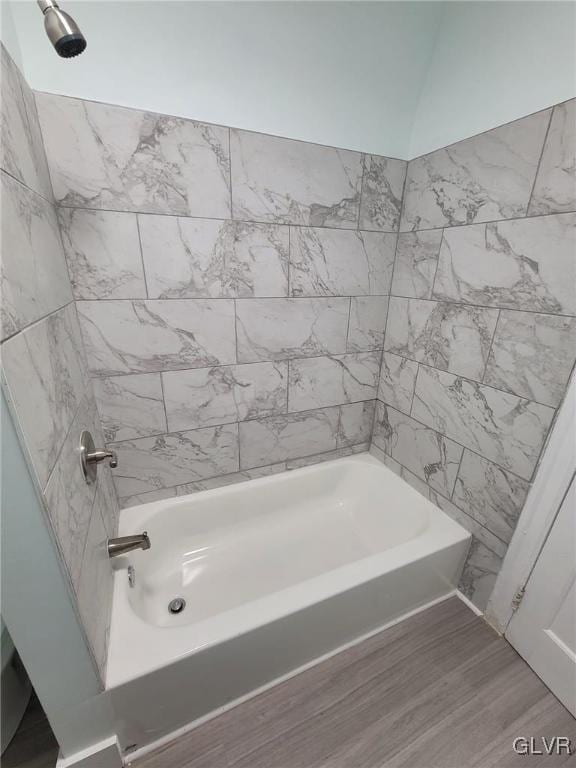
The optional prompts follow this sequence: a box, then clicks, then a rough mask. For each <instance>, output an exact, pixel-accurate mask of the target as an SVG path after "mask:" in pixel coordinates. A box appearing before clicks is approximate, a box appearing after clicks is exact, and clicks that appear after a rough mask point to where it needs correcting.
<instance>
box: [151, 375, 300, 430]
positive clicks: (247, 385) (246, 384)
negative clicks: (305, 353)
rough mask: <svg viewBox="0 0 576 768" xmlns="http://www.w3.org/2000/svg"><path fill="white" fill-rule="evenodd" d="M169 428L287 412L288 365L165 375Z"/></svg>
mask: <svg viewBox="0 0 576 768" xmlns="http://www.w3.org/2000/svg"><path fill="white" fill-rule="evenodd" d="M162 381H163V385H164V398H165V402H166V414H167V417H168V430H169V431H173V430H176V429H195V428H197V427H208V426H214V425H217V424H226V423H230V422H234V421H244V420H245V419H253V418H256V417H263V416H272V415H274V414H276V413H285V411H286V400H287V391H288V364H287V363H285V362H277V363H250V364H247V365H224V366H219V367H214V368H198V369H197V370H194V371H171V372H168V373H163V374H162Z"/></svg>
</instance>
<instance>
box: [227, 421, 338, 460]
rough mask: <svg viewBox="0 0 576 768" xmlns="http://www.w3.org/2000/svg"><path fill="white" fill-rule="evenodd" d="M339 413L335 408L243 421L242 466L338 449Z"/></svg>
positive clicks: (241, 431)
mask: <svg viewBox="0 0 576 768" xmlns="http://www.w3.org/2000/svg"><path fill="white" fill-rule="evenodd" d="M339 416H340V414H339V409H338V407H333V408H323V409H320V410H316V411H305V412H303V413H292V414H288V415H285V416H270V417H269V418H267V419H257V420H254V421H244V422H241V423H240V424H239V428H240V468H241V469H250V468H252V467H259V466H264V465H266V464H270V463H274V462H278V461H286V460H287V459H296V458H301V457H302V456H308V455H312V454H315V453H322V452H323V451H331V450H334V449H335V448H336V447H337V445H336V438H337V434H338V422H339Z"/></svg>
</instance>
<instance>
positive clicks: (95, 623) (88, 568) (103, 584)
mask: <svg viewBox="0 0 576 768" xmlns="http://www.w3.org/2000/svg"><path fill="white" fill-rule="evenodd" d="M104 506H105V499H104V497H103V496H102V494H100V493H97V494H96V501H95V503H94V509H93V511H92V515H91V517H90V526H89V529H88V533H87V536H86V547H85V550H84V558H83V560H82V569H81V576H80V584H79V587H78V591H77V597H78V607H79V609H80V616H81V618H82V623H83V625H84V628H85V630H86V635H87V637H88V642H89V643H90V647H91V648H92V653H93V654H94V658H95V660H96V663H97V665H98V669H99V671H100V677H101V679H102V681H104V680H105V679H106V660H107V655H108V630H109V627H110V613H111V610H112V592H113V587H114V571H113V569H112V565H111V563H110V558H109V557H108V550H107V546H106V545H107V539H108V533H107V531H106V526H105V525H104Z"/></svg>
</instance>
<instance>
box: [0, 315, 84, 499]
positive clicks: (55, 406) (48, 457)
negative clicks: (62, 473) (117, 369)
mask: <svg viewBox="0 0 576 768" xmlns="http://www.w3.org/2000/svg"><path fill="white" fill-rule="evenodd" d="M2 368H3V371H4V376H5V378H6V381H7V384H8V388H9V392H10V397H11V399H12V401H13V404H14V408H15V410H16V414H17V416H18V421H19V424H20V428H21V430H22V432H23V435H24V439H25V441H26V445H27V447H28V451H29V453H30V456H31V460H32V464H33V466H34V470H35V472H36V476H37V478H38V483H39V485H40V488H44V487H45V485H46V481H47V480H48V477H49V475H50V472H51V470H52V467H53V466H54V463H55V461H56V458H57V456H58V454H59V452H60V449H61V447H62V444H63V442H64V438H65V437H66V435H67V433H68V430H69V428H70V425H71V423H72V419H73V418H74V415H75V413H76V411H77V409H78V406H79V405H80V402H81V400H82V398H83V396H84V392H85V390H86V386H87V382H88V374H87V371H86V365H85V360H84V354H83V351H82V342H81V339H80V331H79V328H78V322H77V319H76V312H75V310H74V307H73V305H72V304H69V305H68V306H67V307H65V308H64V309H61V310H59V311H58V312H55V313H53V314H52V315H49V316H48V317H47V318H45V319H44V320H41V321H40V322H38V323H36V324H34V325H32V326H30V327H29V328H27V329H26V330H25V331H23V332H22V333H19V334H17V335H16V336H13V337H12V338H11V339H8V341H5V342H4V344H3V345H2Z"/></svg>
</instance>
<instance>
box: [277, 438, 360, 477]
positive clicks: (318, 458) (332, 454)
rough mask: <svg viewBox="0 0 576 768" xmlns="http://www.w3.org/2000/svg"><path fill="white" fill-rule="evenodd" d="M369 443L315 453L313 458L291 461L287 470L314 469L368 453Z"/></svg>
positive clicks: (305, 457) (307, 457)
mask: <svg viewBox="0 0 576 768" xmlns="http://www.w3.org/2000/svg"><path fill="white" fill-rule="evenodd" d="M367 450H368V443H362V444H360V445H351V446H349V447H347V448H338V449H336V450H335V451H326V452H325V453H315V454H314V455H313V456H303V457H302V458H301V459H290V460H289V461H287V462H286V469H287V470H293V469H302V467H312V466H314V465H315V464H324V463H326V462H327V461H336V460H337V459H344V458H346V457H347V456H354V455H355V454H357V453H366V451H367Z"/></svg>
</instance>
